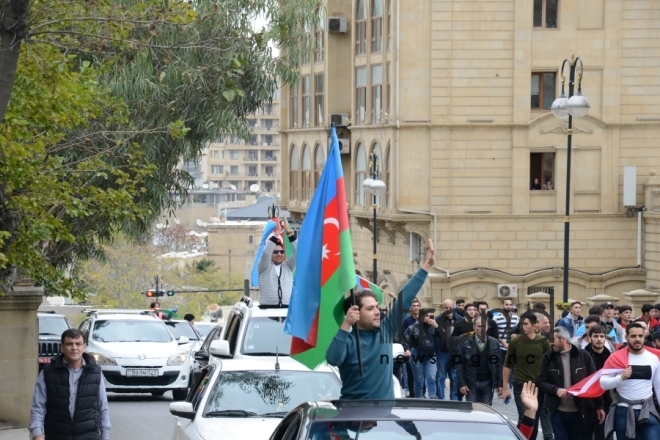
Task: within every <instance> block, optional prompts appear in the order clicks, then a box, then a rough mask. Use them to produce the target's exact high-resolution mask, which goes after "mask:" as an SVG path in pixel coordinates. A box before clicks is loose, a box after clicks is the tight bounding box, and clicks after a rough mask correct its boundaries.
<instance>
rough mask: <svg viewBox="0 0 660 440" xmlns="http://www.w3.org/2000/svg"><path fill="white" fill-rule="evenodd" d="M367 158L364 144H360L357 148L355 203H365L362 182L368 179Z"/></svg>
mask: <svg viewBox="0 0 660 440" xmlns="http://www.w3.org/2000/svg"><path fill="white" fill-rule="evenodd" d="M366 173H367V158H366V156H365V155H364V146H363V145H362V144H359V145H358V146H357V149H356V150H355V182H354V183H355V204H356V205H364V188H363V187H362V182H364V179H366Z"/></svg>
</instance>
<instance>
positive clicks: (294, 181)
mask: <svg viewBox="0 0 660 440" xmlns="http://www.w3.org/2000/svg"><path fill="white" fill-rule="evenodd" d="M289 164H290V165H289V199H290V200H298V173H299V169H298V167H299V166H300V164H299V162H298V148H297V147H296V146H295V145H294V146H293V147H291V158H290V160H289Z"/></svg>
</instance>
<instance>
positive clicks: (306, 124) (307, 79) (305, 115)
mask: <svg viewBox="0 0 660 440" xmlns="http://www.w3.org/2000/svg"><path fill="white" fill-rule="evenodd" d="M309 82H310V77H309V75H305V76H303V82H302V88H303V92H302V93H303V127H305V128H307V127H309V121H310V118H309V116H310V115H309V111H310V96H309V93H310V84H309Z"/></svg>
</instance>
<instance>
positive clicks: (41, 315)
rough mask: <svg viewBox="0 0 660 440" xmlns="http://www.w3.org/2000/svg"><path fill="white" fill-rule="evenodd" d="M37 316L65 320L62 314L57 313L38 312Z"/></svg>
mask: <svg viewBox="0 0 660 440" xmlns="http://www.w3.org/2000/svg"><path fill="white" fill-rule="evenodd" d="M37 315H39V316H40V317H42V318H63V317H64V315H62V314H60V313H55V312H37Z"/></svg>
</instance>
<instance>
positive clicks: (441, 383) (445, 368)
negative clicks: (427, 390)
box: [429, 351, 458, 400]
mask: <svg viewBox="0 0 660 440" xmlns="http://www.w3.org/2000/svg"><path fill="white" fill-rule="evenodd" d="M435 357H436V358H437V359H438V374H437V388H436V389H437V394H436V395H437V396H438V399H441V400H444V399H445V383H446V381H447V376H448V375H449V389H450V390H451V400H458V380H457V379H456V369H455V368H452V367H451V366H450V361H451V359H450V353H449V352H445V351H436V352H435ZM429 396H430V394H429Z"/></svg>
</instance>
